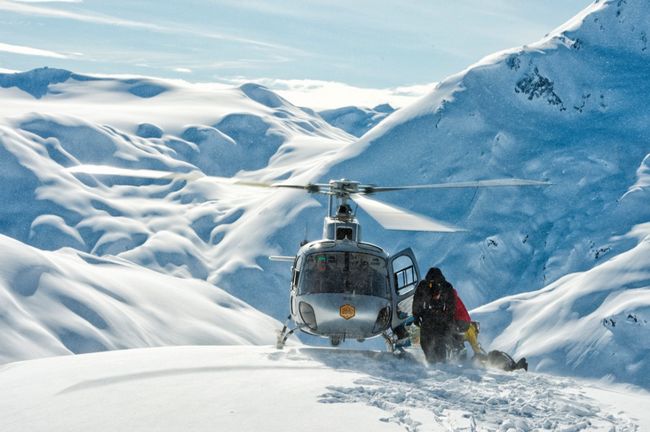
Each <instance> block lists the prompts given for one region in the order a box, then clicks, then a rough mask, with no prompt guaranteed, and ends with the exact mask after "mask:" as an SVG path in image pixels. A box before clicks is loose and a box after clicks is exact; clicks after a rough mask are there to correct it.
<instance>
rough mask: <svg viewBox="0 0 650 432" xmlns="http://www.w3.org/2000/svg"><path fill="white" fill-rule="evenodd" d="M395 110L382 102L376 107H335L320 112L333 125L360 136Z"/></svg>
mask: <svg viewBox="0 0 650 432" xmlns="http://www.w3.org/2000/svg"><path fill="white" fill-rule="evenodd" d="M394 111H395V109H394V108H393V107H392V106H390V105H389V104H382V105H377V106H376V107H374V108H363V107H355V106H349V107H343V108H335V109H329V110H325V111H319V112H318V114H320V116H321V117H323V119H324V120H325V121H326V122H328V123H329V124H331V125H332V126H334V127H337V128H339V129H343V130H344V131H346V132H347V133H349V134H351V135H354V136H356V137H360V136H362V135H363V134H365V133H366V132H368V131H369V130H370V129H372V128H373V127H375V126H377V124H379V122H381V121H382V120H383V119H385V118H386V117H388V116H389V115H390V114H391V113H393V112H394Z"/></svg>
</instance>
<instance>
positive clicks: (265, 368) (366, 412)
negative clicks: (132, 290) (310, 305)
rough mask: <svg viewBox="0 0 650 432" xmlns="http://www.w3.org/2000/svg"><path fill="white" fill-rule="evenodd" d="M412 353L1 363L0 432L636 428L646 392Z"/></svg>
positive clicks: (196, 353)
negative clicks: (432, 362)
mask: <svg viewBox="0 0 650 432" xmlns="http://www.w3.org/2000/svg"><path fill="white" fill-rule="evenodd" d="M417 354H418V353H415V354H414V355H412V356H410V357H409V358H402V359H398V358H394V357H393V355H392V354H390V353H385V352H384V353H381V352H369V351H368V352H359V351H346V350H337V349H328V348H306V347H294V348H290V349H286V350H285V351H277V350H275V349H274V348H269V347H250V346H220V347H165V348H153V349H146V350H143V349H139V350H125V351H114V352H107V353H98V354H84V355H78V356H68V357H55V358H49V359H41V360H32V361H26V362H18V363H12V364H9V365H7V366H5V367H3V368H0V386H1V387H2V389H3V391H2V393H0V428H1V429H2V430H3V431H5V432H22V431H48V432H59V431H61V432H63V431H65V432H74V431H85V430H88V429H92V430H94V431H97V432H103V431H116V430H123V431H126V430H138V431H178V430H183V431H213V430H215V429H216V430H239V431H260V430H263V431H269V432H273V431H284V430H287V428H289V427H300V428H308V429H309V430H312V431H315V432H320V431H323V432H326V431H327V432H329V431H332V430H373V431H412V432H415V431H452V430H453V431H533V430H555V431H580V430H589V431H612V430H616V431H638V430H647V429H648V428H649V427H650V415H649V414H648V413H647V409H646V407H647V405H648V403H650V394H648V393H646V392H643V391H639V390H634V389H629V388H622V387H620V386H618V387H617V386H611V385H607V384H604V383H588V382H583V381H579V380H575V379H570V378H558V377H553V376H548V375H542V374H536V373H528V374H527V373H524V372H517V373H506V372H500V371H491V370H488V371H486V370H478V369H473V368H471V367H458V366H451V365H447V366H444V367H428V366H426V365H425V364H423V363H422V362H421V358H420V357H419V356H418V355H417Z"/></svg>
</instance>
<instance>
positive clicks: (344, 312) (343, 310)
mask: <svg viewBox="0 0 650 432" xmlns="http://www.w3.org/2000/svg"><path fill="white" fill-rule="evenodd" d="M356 313H357V310H356V309H355V308H354V306H352V305H351V304H344V305H343V306H341V307H340V308H339V315H341V317H342V318H344V319H346V320H349V319H350V318H352V317H353V316H354V315H355V314H356Z"/></svg>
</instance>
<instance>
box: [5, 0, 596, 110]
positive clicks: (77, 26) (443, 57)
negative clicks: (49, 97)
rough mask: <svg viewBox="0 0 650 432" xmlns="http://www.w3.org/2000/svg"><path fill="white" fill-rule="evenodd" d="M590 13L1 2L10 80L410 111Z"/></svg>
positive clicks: (391, 3) (442, 4)
mask: <svg viewBox="0 0 650 432" xmlns="http://www.w3.org/2000/svg"><path fill="white" fill-rule="evenodd" d="M590 3H591V1H590V0H544V1H540V0H489V1H485V0H460V1H454V2H449V1H446V0H444V1H443V0H409V1H408V2H404V1H397V0H352V1H345V2H344V1H331V0H328V1H325V0H301V1H296V0H273V1H269V0H185V1H183V2H154V1H152V0H113V1H110V2H107V1H103V0H58V1H57V0H55V1H42V0H0V69H4V70H20V71H22V70H28V69H32V68H35V67H41V66H50V67H61V68H66V69H69V70H73V71H75V72H79V73H104V74H139V75H147V76H156V77H163V78H180V79H184V80H188V81H191V82H215V81H218V82H227V83H229V82H233V83H240V82H244V81H258V82H261V83H263V84H265V85H267V86H270V87H271V88H273V89H278V90H285V91H287V92H289V91H290V90H294V89H295V92H296V94H297V95H296V96H294V97H295V98H299V97H300V94H303V95H308V96H309V95H313V94H314V91H319V92H320V93H321V95H320V96H314V97H316V98H317V99H319V100H320V99H322V98H326V96H327V93H328V89H329V88H330V86H331V85H332V84H333V83H337V85H338V86H339V89H338V90H339V91H341V90H343V91H342V92H343V93H345V92H348V93H350V96H351V98H352V99H354V97H357V98H359V99H360V100H361V99H364V94H365V97H366V99H364V100H367V101H368V102H367V103H368V104H372V103H374V102H375V99H373V98H372V97H370V95H369V94H368V93H367V92H365V93H364V92H363V89H385V90H386V89H390V93H391V95H392V96H396V98H393V99H392V100H393V101H394V103H396V104H398V105H401V104H403V103H405V101H406V100H408V99H410V98H412V97H414V96H418V95H421V94H422V93H423V92H426V91H428V89H429V88H430V85H431V83H435V82H437V81H440V80H442V79H444V78H445V77H447V76H449V75H451V74H454V73H456V72H459V71H461V70H463V69H464V68H466V67H467V66H469V65H471V64H473V63H475V62H476V61H478V60H480V59H481V58H482V57H484V56H485V55H488V54H491V53H493V52H496V51H500V50H503V49H507V48H511V47H515V46H520V45H523V44H526V43H530V42H535V41H537V40H539V39H540V38H542V37H543V36H544V35H545V34H546V33H548V32H549V31H551V30H553V29H554V28H556V27H558V26H559V25H561V24H563V23H564V22H565V21H567V20H568V19H570V18H571V17H572V16H574V15H575V14H576V13H577V12H579V11H580V10H582V9H583V8H584V7H586V6H587V5H588V4H590ZM341 86H342V87H341ZM360 89H361V90H360ZM357 92H358V94H357ZM353 95H354V97H353ZM400 95H401V96H404V97H403V98H402V99H400V97H399V96H400ZM375 96H376V95H375ZM381 99H382V96H378V97H376V102H377V103H382V102H385V100H381ZM299 102H300V101H299ZM317 105H318V104H317ZM322 105H323V107H325V106H331V105H332V103H330V102H325V101H324V102H322Z"/></svg>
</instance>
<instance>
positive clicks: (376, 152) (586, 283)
mask: <svg viewBox="0 0 650 432" xmlns="http://www.w3.org/2000/svg"><path fill="white" fill-rule="evenodd" d="M648 17H650V3H648V2H647V1H641V0H628V1H599V2H595V3H594V4H593V5H592V6H590V7H589V8H587V9H586V10H585V11H584V12H582V13H581V14H580V15H578V16H577V17H575V18H574V19H573V20H571V21H570V22H569V23H567V24H565V25H564V26H562V27H560V28H559V29H557V30H555V31H554V32H552V33H551V34H549V36H548V37H546V38H545V39H544V40H542V41H540V42H538V43H535V44H532V45H529V46H526V47H522V48H518V49H511V50H507V51H504V52H501V53H498V54H495V55H493V56H490V57H488V58H485V59H483V60H482V61H480V62H479V63H477V64H476V65H474V66H471V67H469V68H468V69H467V70H465V71H463V72H461V73H459V74H457V75H455V76H452V77H450V78H449V79H447V80H445V81H443V82H441V83H440V84H439V85H438V86H437V87H436V89H435V90H434V91H433V92H432V93H431V94H430V95H429V96H427V97H425V98H423V99H422V100H420V101H419V102H417V103H415V104H413V105H411V106H409V107H406V108H404V109H402V110H400V111H398V112H396V113H394V114H393V115H391V116H390V117H389V118H387V119H386V120H385V121H384V122H382V123H381V124H380V125H379V126H377V127H376V128H374V129H373V130H371V131H370V132H368V133H367V134H366V135H365V136H364V137H362V139H360V140H359V141H358V142H355V143H354V144H352V145H350V146H348V147H347V148H345V149H344V150H342V153H344V154H347V157H346V158H341V159H345V160H342V161H341V162H340V163H338V164H337V165H336V166H334V167H333V168H331V169H330V170H329V172H328V175H329V176H330V177H339V176H342V175H354V176H355V177H357V178H362V179H363V180H364V181H368V182H376V183H382V184H385V183H386V181H387V180H390V181H392V183H400V184H403V183H414V184H418V183H438V182H443V181H463V180H472V179H488V178H494V177H508V176H513V177H521V178H531V179H543V180H548V181H550V182H552V183H553V185H552V186H549V187H545V188H526V189H524V188H520V189H506V188H503V189H498V190H496V189H494V190H476V191H467V192H464V193H459V192H458V191H450V192H444V193H429V192H419V193H415V192H414V193H410V194H408V195H407V194H406V193H401V194H399V195H398V194H395V195H394V196H391V197H390V201H391V202H393V203H396V204H398V205H401V206H403V207H406V208H410V209H414V210H417V211H420V212H423V213H427V214H431V215H434V216H435V217H438V218H440V219H443V220H445V221H450V222H453V223H456V224H458V225H460V226H461V227H465V228H467V229H468V230H469V231H468V232H467V233H461V234H455V235H423V234H421V233H415V234H407V235H404V234H402V233H399V234H398V235H395V234H391V233H386V234H384V235H382V239H383V241H384V242H387V243H389V244H391V243H392V244H398V245H408V244H411V245H413V244H414V245H416V250H417V251H418V255H419V258H420V261H421V265H424V266H427V265H438V266H440V267H441V268H442V269H443V270H444V271H445V273H446V274H447V275H448V277H449V279H450V280H451V281H452V283H454V284H455V286H456V287H457V289H458V290H459V292H460V293H461V295H462V296H463V297H464V298H465V299H466V300H468V303H470V304H471V305H473V306H476V305H480V304H483V303H485V302H486V301H487V300H494V299H498V298H499V297H502V296H504V295H507V294H513V293H517V292H528V293H527V294H522V295H519V296H515V297H511V298H510V297H509V298H506V299H503V300H499V301H497V302H495V303H492V304H489V305H486V306H484V307H482V308H480V309H478V310H477V312H480V313H477V318H480V320H481V321H482V324H483V328H484V329H485V331H484V336H483V337H484V338H485V339H486V340H488V341H490V340H494V346H496V347H501V348H504V349H506V350H508V351H514V352H516V354H517V355H518V356H521V355H526V356H529V357H532V360H533V363H532V364H533V367H534V368H535V369H537V370H552V371H556V372H557V371H564V372H566V373H579V374H584V375H588V376H598V377H600V376H603V375H607V374H611V375H612V376H614V377H616V378H619V379H623V380H628V381H633V382H638V383H640V384H643V385H644V386H647V385H648V384H649V382H648V379H647V377H648V376H650V365H649V364H648V363H647V362H646V361H645V358H646V357H647V356H648V354H649V353H650V351H649V349H650V346H648V343H647V341H648V340H650V335H649V334H648V327H647V322H648V321H650V314H649V310H648V307H649V306H650V302H649V301H648V300H649V298H648V294H649V293H650V277H649V275H650V251H649V250H648V248H647V244H648V239H650V237H649V234H650V233H649V232H648V230H647V223H648V221H650V205H649V204H648V203H650V190H649V189H648V185H649V183H648V179H649V178H648V173H649V172H650V171H649V166H648V164H649V163H650V108H649V107H648V104H647V100H648V95H650V86H649V85H648V77H649V76H650V50H648V49H647V34H648V33H650V20H649V19H648ZM386 172H390V173H399V174H398V175H395V174H392V175H391V178H390V179H387V177H386V174H385V173H386ZM345 173H353V174H345ZM385 198H388V196H387V195H386V196H385ZM366 233H367V234H368V236H370V235H378V234H377V233H378V231H377V230H375V229H373V225H372V223H368V224H367V225H366ZM543 287H545V288H543ZM541 288H543V289H541ZM538 289H541V291H535V292H530V291H534V290H538ZM628 317H630V318H629V319H628ZM605 320H611V321H609V322H616V323H618V324H617V325H616V326H615V327H614V326H613V325H610V326H608V328H605V327H603V325H602V324H603V322H607V321H605Z"/></svg>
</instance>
